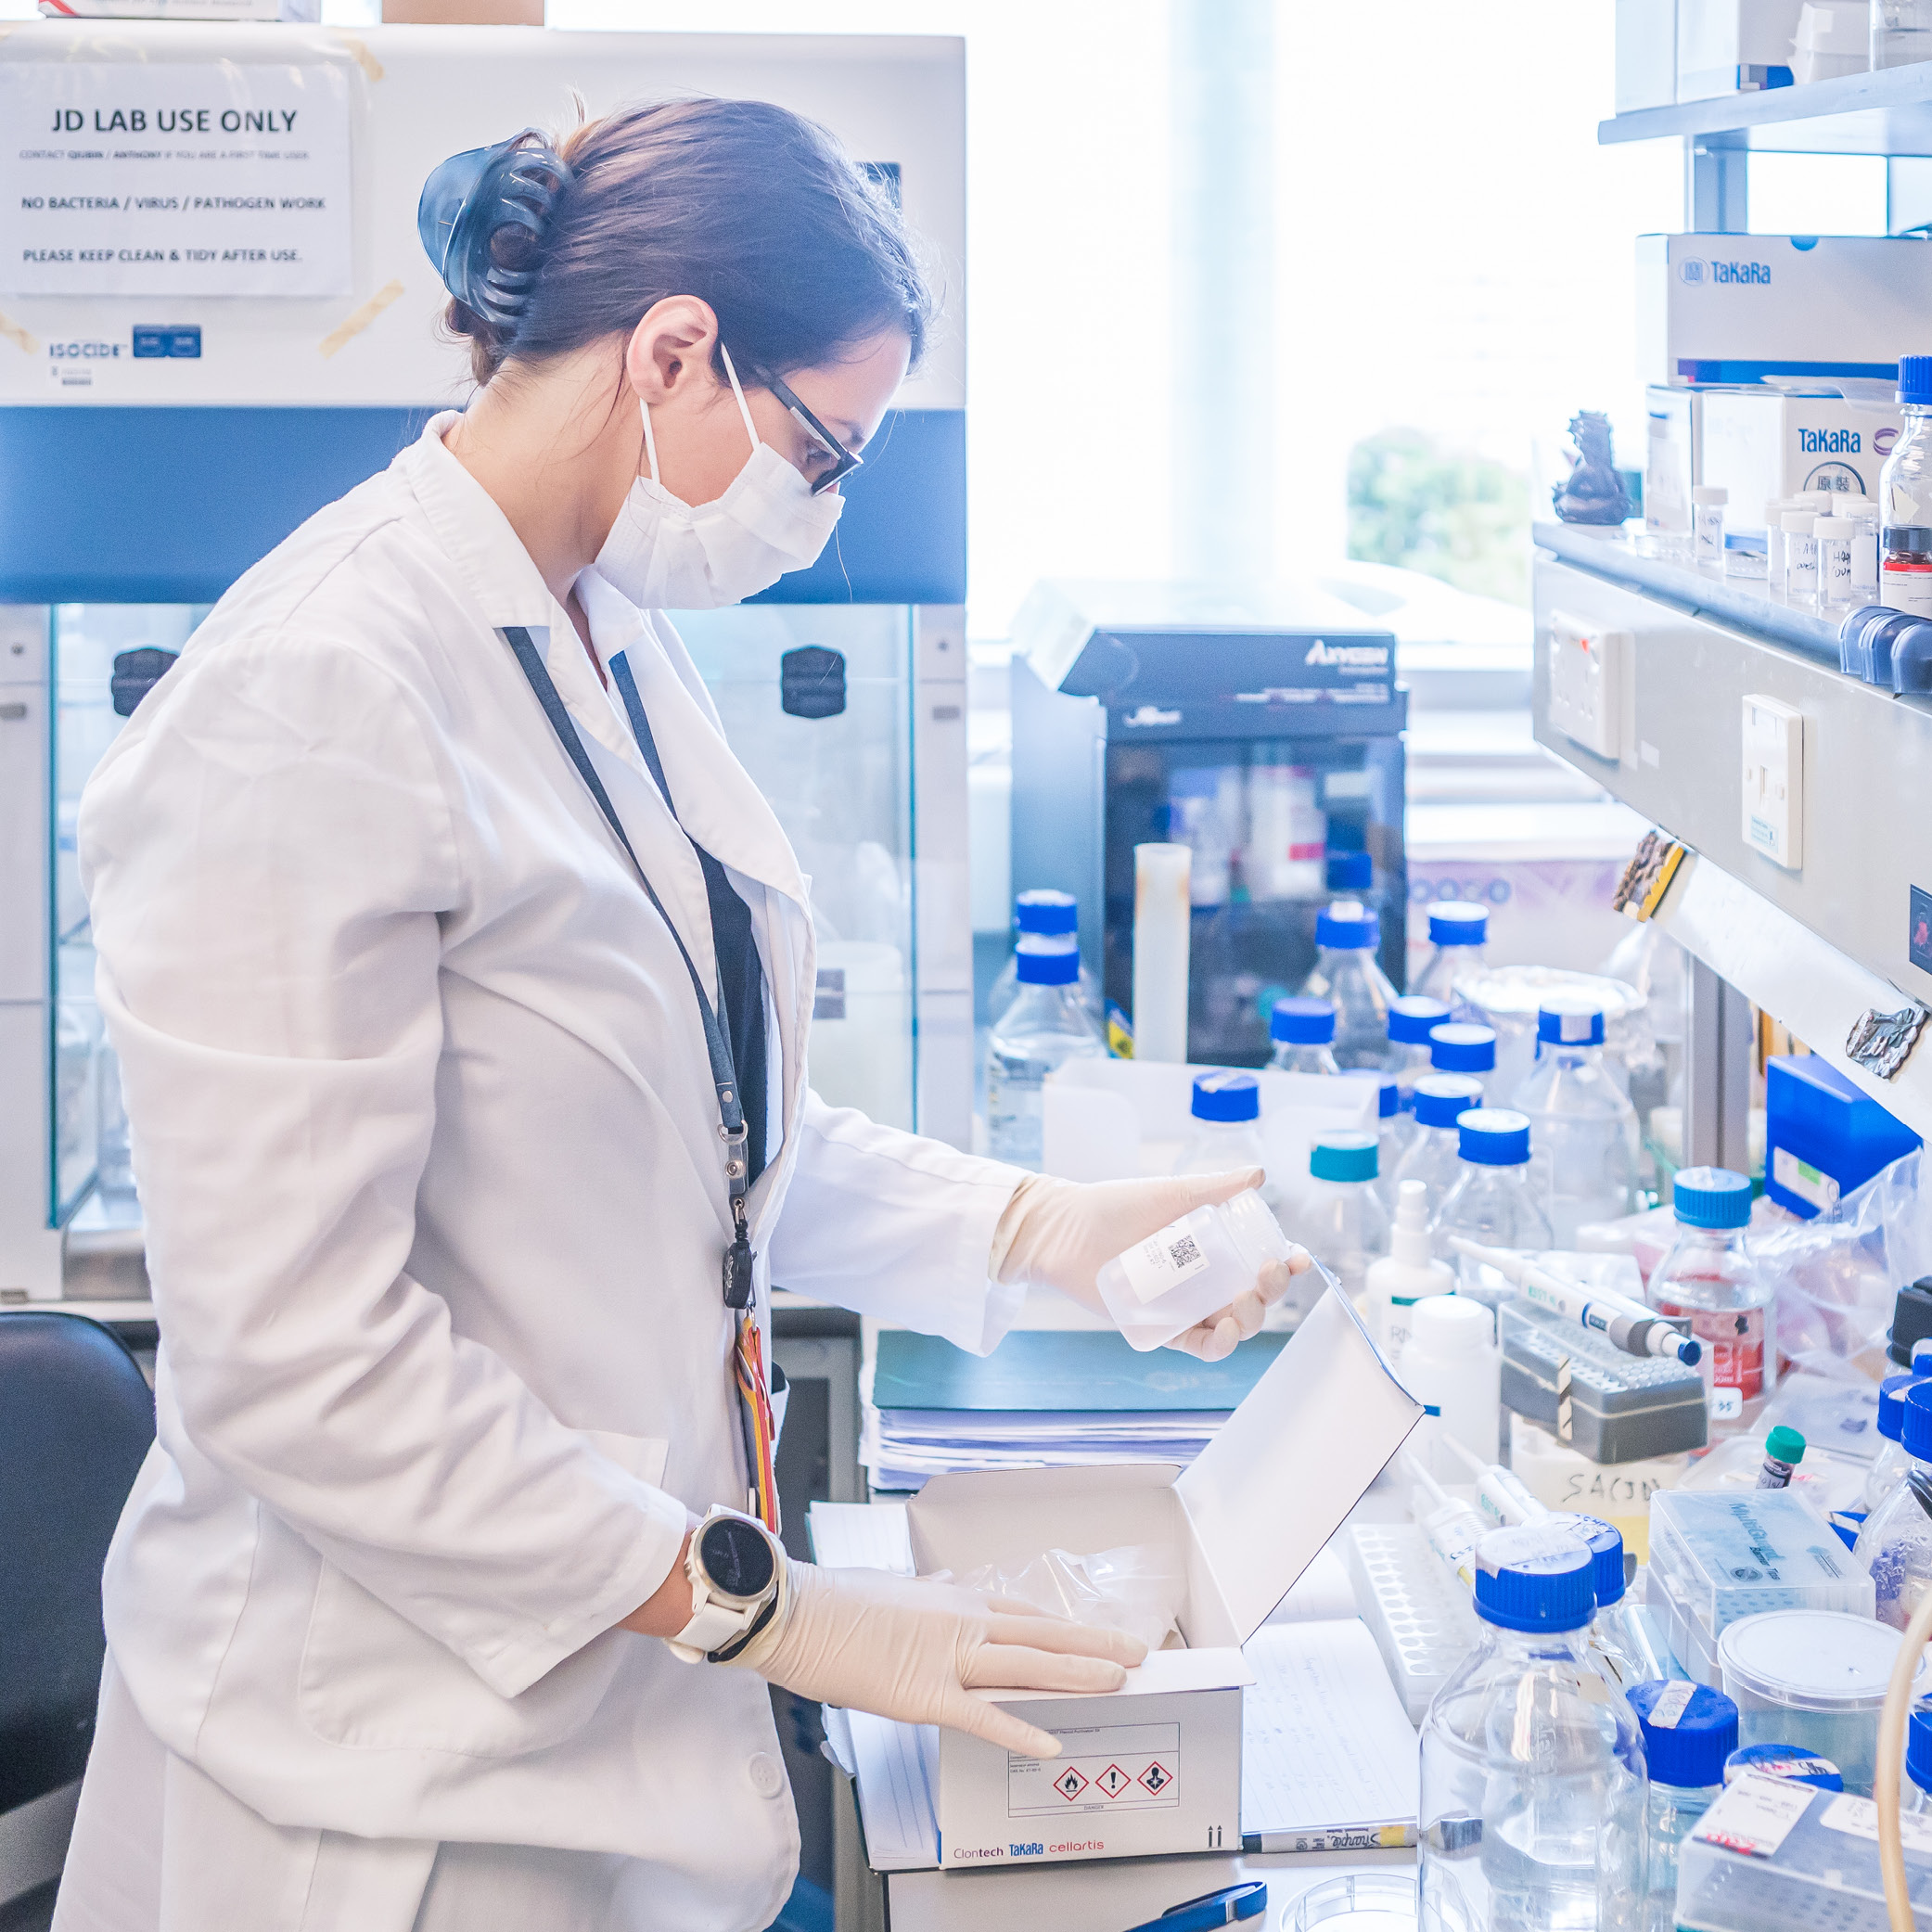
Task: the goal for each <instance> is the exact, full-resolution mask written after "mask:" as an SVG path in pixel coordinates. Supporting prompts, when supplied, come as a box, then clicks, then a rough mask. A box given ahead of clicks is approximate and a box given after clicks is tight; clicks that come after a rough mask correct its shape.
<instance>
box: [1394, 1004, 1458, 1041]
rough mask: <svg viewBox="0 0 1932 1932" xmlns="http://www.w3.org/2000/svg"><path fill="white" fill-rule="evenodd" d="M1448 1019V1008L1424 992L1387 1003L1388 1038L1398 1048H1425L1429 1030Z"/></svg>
mask: <svg viewBox="0 0 1932 1932" xmlns="http://www.w3.org/2000/svg"><path fill="white" fill-rule="evenodd" d="M1448 1017H1449V1007H1448V1006H1447V1004H1445V1003H1444V1002H1442V1001H1441V1000H1432V999H1430V998H1429V996H1428V995H1427V993H1425V992H1412V993H1405V994H1404V995H1403V996H1402V997H1401V999H1399V1000H1391V1001H1390V1002H1389V1003H1388V1037H1389V1038H1390V1039H1391V1040H1393V1041H1394V1042H1395V1043H1396V1044H1397V1045H1398V1046H1427V1044H1428V1043H1429V1030H1430V1028H1432V1027H1439V1026H1441V1025H1442V1024H1443V1023H1444V1022H1445V1021H1446V1020H1447V1019H1448Z"/></svg>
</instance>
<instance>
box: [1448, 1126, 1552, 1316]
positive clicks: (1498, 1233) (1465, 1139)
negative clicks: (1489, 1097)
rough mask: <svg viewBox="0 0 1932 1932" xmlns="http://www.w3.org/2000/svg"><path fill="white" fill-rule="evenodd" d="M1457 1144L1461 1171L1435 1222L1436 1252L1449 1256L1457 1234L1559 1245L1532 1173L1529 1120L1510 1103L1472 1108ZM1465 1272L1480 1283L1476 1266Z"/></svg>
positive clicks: (1500, 1242)
mask: <svg viewBox="0 0 1932 1932" xmlns="http://www.w3.org/2000/svg"><path fill="white" fill-rule="evenodd" d="M1456 1142H1457V1152H1458V1155H1459V1156H1460V1161H1459V1166H1460V1171H1459V1173H1458V1174H1457V1176H1456V1182H1455V1185H1454V1186H1453V1187H1452V1188H1451V1189H1450V1190H1449V1193H1448V1194H1447V1196H1444V1198H1443V1202H1442V1205H1441V1206H1440V1207H1439V1209H1437V1210H1436V1216H1435V1219H1434V1220H1433V1221H1432V1222H1430V1223H1429V1239H1430V1240H1431V1241H1432V1242H1433V1243H1434V1244H1435V1248H1436V1252H1437V1253H1438V1254H1439V1255H1441V1256H1442V1257H1443V1259H1444V1260H1448V1258H1449V1255H1450V1252H1451V1250H1450V1247H1449V1237H1450V1235H1467V1236H1468V1237H1469V1239H1470V1240H1472V1241H1480V1242H1483V1243H1485V1244H1486V1245H1488V1246H1489V1247H1519V1248H1527V1249H1529V1251H1530V1252H1531V1253H1533V1254H1541V1253H1542V1251H1543V1250H1544V1249H1545V1248H1549V1247H1555V1245H1556V1240H1555V1235H1553V1234H1552V1233H1551V1232H1550V1217H1549V1215H1548V1213H1547V1212H1546V1211H1545V1209H1544V1207H1543V1203H1542V1199H1541V1198H1540V1197H1539V1190H1538V1188H1537V1186H1536V1184H1535V1181H1534V1179H1533V1178H1532V1177H1531V1174H1530V1171H1529V1121H1528V1120H1525V1119H1524V1118H1523V1116H1522V1115H1521V1114H1514V1113H1511V1112H1509V1111H1508V1109H1507V1108H1504V1107H1471V1108H1470V1110H1469V1111H1468V1112H1467V1113H1466V1114H1464V1115H1463V1116H1462V1117H1461V1118H1460V1119H1459V1120H1457V1121H1456ZM1461 1275H1462V1278H1463V1280H1464V1281H1465V1282H1467V1283H1469V1284H1470V1285H1471V1286H1474V1284H1475V1269H1474V1264H1471V1263H1465V1264H1464V1265H1463V1267H1462V1269H1461Z"/></svg>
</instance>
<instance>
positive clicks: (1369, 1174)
mask: <svg viewBox="0 0 1932 1932" xmlns="http://www.w3.org/2000/svg"><path fill="white" fill-rule="evenodd" d="M1378 1159H1379V1154H1378V1148H1377V1145H1376V1138H1375V1135H1374V1134H1372V1133H1363V1132H1346V1133H1324V1134H1323V1135H1321V1136H1320V1137H1319V1138H1318V1139H1317V1140H1316V1142H1315V1144H1314V1146H1313V1148H1312V1149H1311V1151H1310V1154H1309V1157H1308V1172H1309V1185H1308V1190H1307V1192H1306V1193H1305V1194H1304V1195H1303V1196H1302V1197H1301V1199H1300V1200H1299V1202H1298V1203H1297V1204H1296V1210H1295V1216H1294V1225H1295V1235H1296V1237H1297V1238H1298V1239H1299V1241H1300V1243H1301V1245H1302V1246H1303V1247H1306V1248H1307V1249H1308V1251H1309V1253H1311V1255H1313V1256H1314V1258H1315V1259H1316V1260H1318V1261H1324V1262H1326V1263H1327V1265H1328V1268H1329V1271H1330V1273H1333V1274H1334V1276H1335V1278H1336V1280H1337V1281H1338V1282H1339V1283H1340V1284H1341V1286H1342V1291H1343V1293H1345V1294H1348V1295H1356V1294H1359V1293H1360V1292H1361V1291H1362V1289H1363V1286H1364V1284H1365V1281H1366V1277H1367V1274H1368V1271H1369V1265H1370V1263H1371V1262H1373V1261H1375V1260H1376V1259H1377V1258H1378V1257H1379V1256H1382V1255H1386V1254H1387V1253H1388V1209H1386V1208H1385V1207H1383V1205H1382V1201H1381V1196H1379V1195H1377V1194H1376V1192H1375V1173H1376V1170H1377V1166H1378Z"/></svg>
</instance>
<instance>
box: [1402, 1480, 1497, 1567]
mask: <svg viewBox="0 0 1932 1932" xmlns="http://www.w3.org/2000/svg"><path fill="white" fill-rule="evenodd" d="M1402 1467H1403V1469H1404V1471H1405V1472H1406V1473H1407V1475H1408V1477H1409V1478H1410V1480H1411V1481H1412V1482H1414V1484H1415V1486H1416V1488H1417V1489H1418V1490H1419V1491H1421V1497H1420V1499H1419V1500H1418V1502H1417V1503H1412V1504H1411V1507H1412V1508H1413V1509H1414V1512H1415V1516H1416V1520H1417V1522H1418V1523H1419V1524H1420V1526H1421V1529H1422V1534H1423V1538H1424V1540H1425V1541H1426V1542H1427V1544H1428V1546H1429V1548H1430V1549H1431V1550H1432V1551H1433V1552H1434V1553H1435V1554H1436V1555H1437V1556H1439V1558H1440V1559H1441V1560H1442V1561H1443V1562H1444V1563H1445V1564H1447V1565H1448V1566H1449V1567H1450V1568H1451V1569H1452V1571H1453V1572H1454V1573H1455V1574H1456V1576H1457V1577H1459V1578H1460V1579H1461V1580H1462V1583H1463V1587H1464V1588H1465V1590H1474V1589H1475V1588H1476V1546H1477V1544H1478V1543H1479V1542H1481V1541H1482V1539H1483V1538H1484V1537H1485V1536H1487V1535H1488V1534H1489V1532H1490V1528H1491V1526H1490V1525H1489V1524H1488V1523H1486V1522H1484V1521H1483V1519H1482V1518H1481V1517H1480V1516H1478V1515H1477V1513H1476V1512H1475V1511H1474V1510H1473V1509H1471V1508H1470V1507H1469V1505H1468V1504H1467V1503H1465V1502H1463V1501H1462V1500H1461V1498H1459V1497H1456V1496H1452V1495H1451V1494H1450V1493H1449V1491H1447V1490H1445V1489H1444V1488H1443V1487H1442V1485H1441V1484H1440V1483H1439V1482H1438V1481H1437V1480H1436V1478H1434V1477H1433V1476H1431V1475H1430V1474H1429V1472H1428V1471H1427V1469H1425V1468H1424V1467H1423V1466H1422V1465H1421V1464H1420V1463H1419V1462H1417V1461H1416V1460H1415V1458H1414V1456H1413V1455H1411V1454H1410V1453H1409V1452H1408V1451H1407V1450H1404V1451H1403V1452H1402ZM1424 1505H1426V1506H1424Z"/></svg>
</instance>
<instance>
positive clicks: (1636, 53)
mask: <svg viewBox="0 0 1932 1932" xmlns="http://www.w3.org/2000/svg"><path fill="white" fill-rule="evenodd" d="M1676 98H1677V0H1617V95H1616V103H1615V105H1616V109H1617V112H1618V113H1619V114H1631V113H1635V112H1636V111H1637V110H1638V109H1640V108H1668V107H1669V106H1670V103H1671V102H1672V101H1674V100H1675V99H1676Z"/></svg>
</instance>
